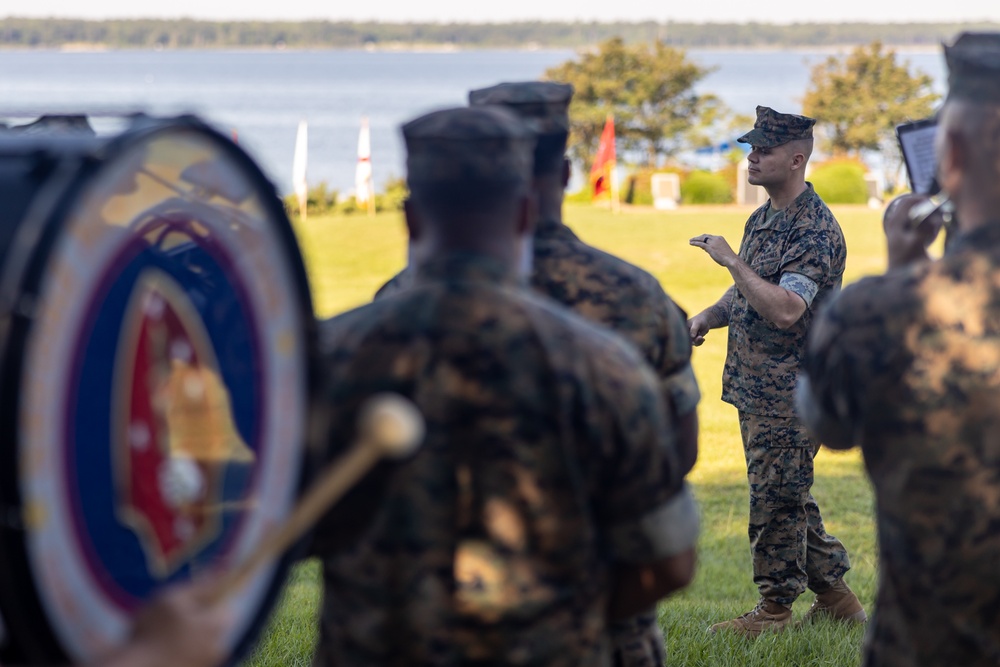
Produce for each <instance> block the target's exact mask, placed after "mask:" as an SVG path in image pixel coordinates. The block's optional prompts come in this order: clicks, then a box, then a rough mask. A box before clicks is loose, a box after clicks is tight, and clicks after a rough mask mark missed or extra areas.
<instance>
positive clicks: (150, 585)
mask: <svg viewBox="0 0 1000 667" xmlns="http://www.w3.org/2000/svg"><path fill="white" fill-rule="evenodd" d="M0 206H2V208H0V317H2V319H0V433H2V434H3V440H4V443H3V444H2V445H0V503H2V506H0V615H2V623H0V628H2V632H3V639H2V642H3V653H2V655H0V659H3V660H4V661H10V662H15V663H19V664H23V663H31V664H54V663H59V662H63V661H67V660H71V661H78V662H89V661H91V660H94V659H95V658H98V657H100V656H102V655H105V654H106V653H107V652H108V650H109V649H111V648H113V647H115V646H116V645H118V644H120V643H121V642H122V641H123V640H124V639H125V638H126V637H127V636H128V634H129V632H130V628H131V619H132V616H133V615H134V613H135V612H136V611H137V609H139V608H140V607H141V606H142V605H143V603H144V602H145V601H147V600H148V599H149V598H150V596H152V595H154V594H155V593H156V592H157V591H158V590H159V589H161V588H162V587H164V586H166V585H169V584H172V583H175V582H180V581H184V580H187V579H190V578H192V577H197V576H199V575H201V576H206V575H208V576H210V575H211V574H212V573H218V572H220V571H224V570H225V569H226V568H231V567H233V566H235V565H236V564H238V563H240V562H242V561H244V560H245V559H246V558H247V557H248V556H249V555H250V554H251V553H253V552H254V551H255V550H257V549H258V547H260V545H261V544H262V543H264V542H265V541H266V540H267V539H268V536H269V534H272V533H273V532H274V530H275V528H276V526H278V525H280V524H281V523H282V522H283V520H284V519H285V518H286V517H287V515H288V514H290V512H291V509H292V507H293V505H294V502H295V500H296V498H297V496H298V494H299V492H300V491H301V489H302V487H303V485H304V483H305V481H306V480H305V479H304V476H305V471H306V470H309V469H310V468H311V467H313V464H314V463H315V452H316V451H317V449H316V444H317V443H311V442H309V441H308V437H307V434H308V433H310V432H313V431H315V430H316V429H312V428H311V427H310V426H309V424H310V421H311V419H312V418H313V417H314V416H315V414H316V413H315V412H314V411H313V410H312V409H311V407H310V406H312V405H313V404H314V401H315V399H317V398H318V396H317V392H316V386H317V379H318V378H317V377H316V375H315V370H313V369H315V368H316V367H317V364H316V363H315V354H316V345H315V326H314V324H313V322H314V320H313V315H312V307H311V302H310V296H309V291H308V286H307V282H306V275H305V270H304V267H303V263H302V259H301V256H300V254H299V252H298V248H297V245H296V242H295V238H294V235H293V232H292V229H291V226H290V224H289V222H288V219H287V217H286V216H285V213H284V210H283V208H282V206H281V203H280V202H279V200H278V198H277V196H276V194H275V190H274V187H273V185H271V183H270V182H269V181H268V180H267V179H266V178H265V177H264V176H263V174H262V173H261V172H260V170H259V169H258V168H257V167H256V166H255V164H254V163H253V161H252V160H251V159H250V158H249V157H247V155H246V154H245V153H244V152H243V151H241V150H240V149H239V148H238V147H237V146H236V145H234V144H233V143H232V142H231V141H229V140H228V139H227V138H225V137H223V136H222V135H220V134H219V133H217V132H215V131H214V130H212V129H210V128H209V127H208V126H206V125H205V124H204V123H202V122H201V121H199V120H197V119H195V118H193V117H180V118H174V119H167V120H155V119H150V118H147V117H143V116H138V117H135V118H134V119H133V120H132V122H131V124H130V125H129V126H128V128H127V129H126V130H124V131H123V132H120V133H117V134H115V135H114V136H111V137H103V138H102V137H96V136H86V135H84V134H74V133H60V132H40V133H37V134H17V133H11V132H4V133H3V134H0ZM289 564H290V560H289V558H287V557H286V559H285V560H284V561H282V562H280V563H276V564H274V565H272V566H269V567H267V568H264V569H263V570H262V571H259V572H258V573H256V574H255V575H254V576H253V577H252V578H251V579H250V580H249V581H248V582H247V583H246V585H245V586H244V587H243V588H241V589H240V590H239V591H237V592H236V593H235V594H234V595H232V596H231V597H230V598H229V599H228V600H227V601H226V602H225V604H228V605H229V606H230V607H231V612H232V617H234V618H235V619H237V622H236V623H235V625H234V627H233V629H232V631H231V633H230V636H228V637H227V638H226V639H227V642H228V645H229V647H231V654H232V661H233V662H235V661H236V660H237V659H238V658H239V656H240V655H241V654H242V653H244V652H245V650H246V648H247V647H248V646H249V645H250V642H251V641H252V640H253V639H254V638H255V635H256V633H257V632H258V630H259V629H260V627H261V625H262V623H263V620H264V619H265V618H266V617H267V615H268V612H269V610H270V608H271V607H272V605H273V602H274V600H275V597H276V593H277V591H278V590H279V588H280V586H281V584H282V583H283V581H284V578H285V576H286V574H287V570H288V567H289Z"/></svg>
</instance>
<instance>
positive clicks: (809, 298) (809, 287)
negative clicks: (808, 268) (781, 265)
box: [778, 271, 819, 307]
mask: <svg viewBox="0 0 1000 667" xmlns="http://www.w3.org/2000/svg"><path fill="white" fill-rule="evenodd" d="M778 284H779V285H780V286H781V287H784V288H785V289H786V290H788V291H789V292H794V293H795V294H798V295H799V296H800V297H802V300H803V301H805V302H806V307H808V306H811V305H812V302H813V299H815V298H816V295H817V294H818V293H819V285H817V284H816V281H815V280H813V279H812V278H810V277H808V276H804V275H802V274H801V273H795V272H793V271H786V272H784V273H782V274H781V280H780V281H779V282H778Z"/></svg>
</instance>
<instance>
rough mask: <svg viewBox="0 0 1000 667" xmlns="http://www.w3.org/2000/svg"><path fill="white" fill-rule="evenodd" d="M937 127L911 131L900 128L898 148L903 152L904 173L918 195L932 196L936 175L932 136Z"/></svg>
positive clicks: (919, 127) (921, 127) (924, 126)
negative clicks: (907, 175) (908, 176)
mask: <svg viewBox="0 0 1000 667" xmlns="http://www.w3.org/2000/svg"><path fill="white" fill-rule="evenodd" d="M936 134H937V125H932V124H925V125H921V126H917V127H913V128H912V129H907V128H905V127H901V128H900V131H899V146H900V148H901V149H902V151H903V159H904V161H905V163H906V171H907V172H908V173H909V175H910V185H911V186H912V188H913V191H914V192H916V193H918V194H924V195H926V194H934V192H933V190H936V189H937V188H936V187H935V184H934V177H935V176H936V174H937V158H936V157H935V155H934V136H935V135H936Z"/></svg>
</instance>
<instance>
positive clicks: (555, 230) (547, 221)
mask: <svg viewBox="0 0 1000 667" xmlns="http://www.w3.org/2000/svg"><path fill="white" fill-rule="evenodd" d="M559 237H572V238H574V239H575V238H576V234H574V233H573V230H571V229H570V228H569V227H567V226H566V225H565V224H564V223H563V222H562V221H561V220H556V219H555V218H540V219H539V220H538V222H536V223H535V238H536V239H542V240H547V239H552V238H559Z"/></svg>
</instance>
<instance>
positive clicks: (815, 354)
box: [795, 297, 858, 448]
mask: <svg viewBox="0 0 1000 667" xmlns="http://www.w3.org/2000/svg"><path fill="white" fill-rule="evenodd" d="M834 298H835V299H836V297H834ZM829 305H831V306H833V305H835V304H834V303H831V304H829ZM842 333H843V329H842V327H841V326H840V323H839V322H838V321H837V318H836V316H835V315H833V314H832V312H831V308H829V307H827V308H824V309H823V310H822V312H821V313H820V316H819V317H818V318H817V319H816V321H815V322H813V326H812V329H811V331H810V336H809V343H808V345H807V348H806V354H805V356H804V358H803V360H802V370H801V372H800V374H799V378H798V381H797V382H796V384H795V409H796V413H797V414H798V417H799V419H800V420H801V421H802V423H803V425H805V427H806V429H808V430H809V432H810V433H811V434H812V436H813V437H814V438H816V439H817V440H818V441H820V442H823V443H824V444H827V445H830V446H835V447H838V448H848V447H851V446H853V445H854V444H855V440H856V438H855V432H856V430H857V426H858V424H857V415H855V414H854V411H853V409H852V405H853V401H851V400H850V399H851V398H852V397H853V394H854V390H853V388H852V386H851V385H852V382H851V379H850V378H849V377H848V376H847V374H846V373H845V368H846V366H845V364H844V361H845V360H844V358H843V355H844V354H845V352H846V351H845V350H843V349H840V348H839V347H838V341H840V339H841V334H842Z"/></svg>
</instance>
